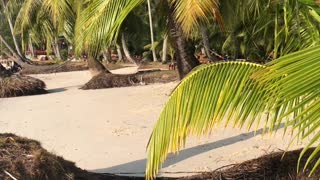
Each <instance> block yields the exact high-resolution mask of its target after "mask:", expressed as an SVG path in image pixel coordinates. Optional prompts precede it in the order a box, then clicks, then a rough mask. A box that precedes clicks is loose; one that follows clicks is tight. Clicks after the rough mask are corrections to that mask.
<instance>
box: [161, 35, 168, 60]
mask: <svg viewBox="0 0 320 180" xmlns="http://www.w3.org/2000/svg"><path fill="white" fill-rule="evenodd" d="M167 55H168V36H166V37H165V38H164V40H163V46H162V63H163V64H165V63H167V61H168V59H167Z"/></svg>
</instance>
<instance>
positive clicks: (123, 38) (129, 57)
mask: <svg viewBox="0 0 320 180" xmlns="http://www.w3.org/2000/svg"><path fill="white" fill-rule="evenodd" d="M121 43H122V48H123V52H124V55H125V56H126V58H127V60H128V61H130V62H131V63H133V64H135V65H137V62H136V60H135V59H133V58H132V56H131V54H130V51H129V49H128V45H127V41H126V38H125V35H124V33H122V35H121Z"/></svg>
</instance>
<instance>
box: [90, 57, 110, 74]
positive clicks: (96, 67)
mask: <svg viewBox="0 0 320 180" xmlns="http://www.w3.org/2000/svg"><path fill="white" fill-rule="evenodd" d="M88 67H89V71H90V73H91V75H92V76H96V75H98V74H100V73H110V71H108V70H107V69H106V68H105V67H104V65H103V64H101V63H100V62H99V61H98V60H97V59H96V58H94V57H92V56H89V58H88Z"/></svg>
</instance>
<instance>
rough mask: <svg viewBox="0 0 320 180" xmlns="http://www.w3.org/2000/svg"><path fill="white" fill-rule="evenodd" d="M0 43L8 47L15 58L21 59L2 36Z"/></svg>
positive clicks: (0, 36)
mask: <svg viewBox="0 0 320 180" xmlns="http://www.w3.org/2000/svg"><path fill="white" fill-rule="evenodd" d="M0 41H1V42H2V43H3V44H4V45H5V46H6V48H7V49H8V50H9V51H10V52H11V53H12V55H13V56H16V57H19V56H18V54H17V53H16V51H15V50H13V48H12V47H11V46H10V45H9V44H8V42H7V41H6V40H5V39H4V38H3V37H2V35H1V34H0Z"/></svg>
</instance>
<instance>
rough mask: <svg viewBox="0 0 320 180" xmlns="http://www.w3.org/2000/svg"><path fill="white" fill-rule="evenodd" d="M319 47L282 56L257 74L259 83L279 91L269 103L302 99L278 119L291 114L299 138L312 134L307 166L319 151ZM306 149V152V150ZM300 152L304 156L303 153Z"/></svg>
mask: <svg viewBox="0 0 320 180" xmlns="http://www.w3.org/2000/svg"><path fill="white" fill-rule="evenodd" d="M319 60H320V46H316V47H313V48H308V49H305V50H303V51H299V52H296V53H293V54H291V55H288V56H284V57H281V58H279V59H277V60H275V61H273V62H272V63H270V65H269V66H268V67H267V68H266V69H265V70H264V71H258V72H256V73H255V74H254V77H255V78H258V79H259V81H261V82H260V83H262V84H265V88H266V89H267V90H268V91H273V92H277V94H276V95H274V96H270V97H269V98H268V102H269V103H272V102H273V103H275V104H274V105H273V106H274V107H278V106H281V105H283V104H284V103H286V102H288V101H291V100H293V99H296V98H299V99H300V101H299V102H297V103H296V104H295V105H294V106H292V107H291V108H288V109H287V112H286V113H284V114H282V115H281V116H280V117H279V121H281V120H282V118H285V117H292V116H293V115H295V118H293V119H292V121H291V124H292V125H293V127H294V129H296V130H297V132H298V134H297V135H296V139H298V140H305V139H307V140H308V138H309V137H310V136H311V137H312V139H311V140H310V141H309V144H308V145H307V147H306V149H305V150H307V149H308V148H309V147H311V146H316V147H317V148H316V150H315V151H314V154H312V155H311V156H310V158H309V160H308V162H307V163H306V165H305V167H307V166H308V165H310V162H311V160H313V158H314V155H315V154H317V153H319V152H320V142H319V140H320V113H319V108H320V98H319V97H320V88H319V87H320V76H319V74H320V61H319ZM279 77H281V79H280V80H279V81H277V82H274V83H272V84H268V83H266V82H269V81H270V80H271V79H274V78H278V79H279ZM304 152H305V151H304ZM304 152H303V153H302V154H301V157H302V156H303V155H304ZM319 165H320V159H318V160H317V163H316V166H314V168H313V171H315V170H316V168H319Z"/></svg>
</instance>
